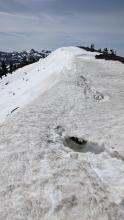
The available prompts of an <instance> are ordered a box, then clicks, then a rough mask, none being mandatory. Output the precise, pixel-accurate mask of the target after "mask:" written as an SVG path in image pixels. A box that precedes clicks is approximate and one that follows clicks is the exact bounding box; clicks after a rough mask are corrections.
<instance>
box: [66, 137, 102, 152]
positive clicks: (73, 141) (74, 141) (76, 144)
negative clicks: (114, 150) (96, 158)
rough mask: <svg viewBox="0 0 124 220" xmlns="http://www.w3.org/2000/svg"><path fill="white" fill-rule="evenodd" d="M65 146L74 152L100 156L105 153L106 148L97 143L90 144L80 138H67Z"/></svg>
mask: <svg viewBox="0 0 124 220" xmlns="http://www.w3.org/2000/svg"><path fill="white" fill-rule="evenodd" d="M64 145H65V146H66V147H69V148H71V149H72V150H74V151H76V152H80V153H87V152H91V153H94V154H100V153H102V152H104V150H105V148H104V146H100V145H98V144H97V143H93V142H89V141H87V140H85V139H82V138H78V137H74V136H73V137H65V139H64Z"/></svg>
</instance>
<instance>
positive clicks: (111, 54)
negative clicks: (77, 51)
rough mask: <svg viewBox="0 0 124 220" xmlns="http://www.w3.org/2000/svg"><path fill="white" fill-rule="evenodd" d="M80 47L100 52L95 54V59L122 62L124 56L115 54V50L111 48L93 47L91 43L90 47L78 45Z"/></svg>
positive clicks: (123, 61)
mask: <svg viewBox="0 0 124 220" xmlns="http://www.w3.org/2000/svg"><path fill="white" fill-rule="evenodd" d="M78 47H79V48H81V49H84V50H86V51H90V52H98V53H100V54H98V55H96V56H95V57H96V59H105V60H114V61H119V62H121V63H124V57H121V56H118V55H116V51H115V50H113V49H110V50H109V49H108V48H104V49H103V50H102V49H95V45H94V44H91V46H90V47H84V46H78Z"/></svg>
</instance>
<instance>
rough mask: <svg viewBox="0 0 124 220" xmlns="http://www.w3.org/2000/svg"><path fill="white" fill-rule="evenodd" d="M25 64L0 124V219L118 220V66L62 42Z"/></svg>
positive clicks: (122, 180)
mask: <svg viewBox="0 0 124 220" xmlns="http://www.w3.org/2000/svg"><path fill="white" fill-rule="evenodd" d="M25 68H28V70H27V75H26V76H28V77H29V78H28V79H29V81H30V86H29V87H28V86H27V87H26V86H25V87H24V84H23V81H21V79H22V76H23V74H24V72H23V71H26V70H25ZM25 68H23V69H21V70H18V71H17V72H16V73H15V75H13V76H9V77H10V79H9V80H11V82H10V84H11V83H12V82H14V80H12V77H13V79H15V81H16V83H15V84H17V82H18V80H19V82H20V84H18V85H20V88H21V87H22V93H20V94H19V95H18V96H17V97H18V98H19V99H20V102H19V101H18V98H17V97H15V103H16V102H17V101H18V103H17V104H20V103H21V104H20V105H19V107H20V110H19V111H17V112H16V111H15V113H14V112H13V114H11V115H10V116H9V117H8V119H6V120H5V121H4V123H2V124H1V126H0V128H1V129H0V204H1V205H0V219H1V220H11V219H13V220H18V219H21V220H34V219H35V220H41V219H43V220H75V219H78V220H82V219H83V220H110V219H111V220H123V219H124V147H123V146H124V115H123V109H124V86H123V85H124V66H123V65H122V64H120V63H118V62H111V61H104V60H95V59H94V54H91V53H87V52H85V51H83V50H80V49H78V48H75V47H69V48H60V49H58V50H57V51H55V52H53V53H52V54H51V55H50V56H49V57H48V58H46V59H45V60H41V61H40V62H38V63H36V64H33V65H31V66H28V67H25ZM37 68H38V69H39V70H40V71H39V72H40V73H43V71H46V72H45V73H46V75H45V76H44V77H43V76H42V77H41V75H40V73H39V72H38V71H37ZM42 68H46V69H42ZM34 73H35V74H39V78H38V81H37V80H36V77H34V78H35V80H36V81H35V83H34V82H32V79H34V78H33V76H34V75H33V74H34ZM21 74H22V76H20V75H21ZM19 76H20V78H19ZM31 77H32V78H31ZM4 80H6V79H4ZM4 80H3V81H4ZM3 81H2V82H1V83H3ZM33 83H34V84H33ZM44 83H45V86H44ZM26 85H27V84H26ZM7 86H9V84H8V85H7ZM23 88H25V94H24V93H23ZM43 88H44V89H43ZM32 89H33V94H30V92H31V91H32ZM34 91H36V93H35V92H34ZM6 94H8V93H6ZM27 94H28V95H27ZM35 95H36V96H35ZM15 96H16V95H15ZM24 96H25V97H26V98H25V100H26V101H24V102H23V101H22V102H21V100H23V97H24ZM7 98H8V96H7ZM27 98H28V101H27ZM8 100H9V98H8ZM5 104H6V103H5ZM17 104H16V105H15V106H14V105H13V106H12V108H13V107H17ZM24 106H25V107H24ZM22 107H23V108H22ZM6 109H7V110H8V109H9V105H8V106H7V107H6ZM9 110H11V109H9ZM3 112H4V111H3ZM6 113H9V112H6ZM1 114H2V112H1ZM4 116H5V114H3V117H4ZM72 137H73V138H72ZM74 137H75V138H74ZM76 138H77V139H76ZM75 140H78V142H75ZM83 140H85V144H81V141H82V142H83Z"/></svg>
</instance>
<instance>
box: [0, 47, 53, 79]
mask: <svg viewBox="0 0 124 220" xmlns="http://www.w3.org/2000/svg"><path fill="white" fill-rule="evenodd" d="M50 53H51V51H49V50H42V51H41V52H39V51H36V50H34V49H31V50H29V51H26V50H25V51H21V52H17V51H14V52H2V51H0V78H2V76H4V75H5V76H6V74H7V73H12V72H13V71H15V70H16V69H18V68H21V67H23V66H26V65H28V64H32V63H35V62H37V61H38V60H39V59H41V58H45V57H47V56H48V55H49V54H50Z"/></svg>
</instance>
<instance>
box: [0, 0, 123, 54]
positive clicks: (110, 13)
mask: <svg viewBox="0 0 124 220" xmlns="http://www.w3.org/2000/svg"><path fill="white" fill-rule="evenodd" d="M123 40H124V1H123V0H104V1H103V0H0V50H5V51H10V50H23V49H30V48H34V49H38V50H42V49H56V48H58V47H61V46H70V45H90V44H91V43H94V44H95V45H96V47H98V48H99V47H101V48H104V47H108V48H114V49H116V50H117V51H118V53H119V54H121V55H123V56H124V43H123Z"/></svg>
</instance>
